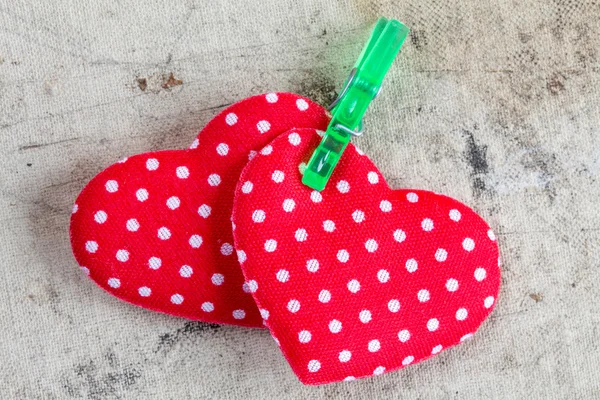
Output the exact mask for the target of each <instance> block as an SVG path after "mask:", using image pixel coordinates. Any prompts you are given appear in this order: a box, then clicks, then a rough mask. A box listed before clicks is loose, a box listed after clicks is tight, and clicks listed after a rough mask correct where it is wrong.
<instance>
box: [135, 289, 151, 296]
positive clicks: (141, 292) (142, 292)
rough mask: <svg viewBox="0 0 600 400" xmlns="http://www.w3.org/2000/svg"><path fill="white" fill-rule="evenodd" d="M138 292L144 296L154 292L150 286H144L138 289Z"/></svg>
mask: <svg viewBox="0 0 600 400" xmlns="http://www.w3.org/2000/svg"><path fill="white" fill-rule="evenodd" d="M138 293H139V294H140V296H142V297H148V296H150V295H151V294H152V290H151V289H150V288H149V287H148V286H142V287H141V288H139V289H138Z"/></svg>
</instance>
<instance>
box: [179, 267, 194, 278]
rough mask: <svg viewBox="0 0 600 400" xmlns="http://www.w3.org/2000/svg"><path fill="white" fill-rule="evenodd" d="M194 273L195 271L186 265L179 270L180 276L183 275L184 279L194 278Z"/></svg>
mask: <svg viewBox="0 0 600 400" xmlns="http://www.w3.org/2000/svg"><path fill="white" fill-rule="evenodd" d="M193 272H194V271H193V270H192V267H190V266H189V265H184V266H183V267H181V268H179V275H181V277H183V278H189V277H190V276H192V273H193Z"/></svg>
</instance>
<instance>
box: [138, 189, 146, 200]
mask: <svg viewBox="0 0 600 400" xmlns="http://www.w3.org/2000/svg"><path fill="white" fill-rule="evenodd" d="M135 197H136V198H137V199H138V200H139V201H146V200H148V191H147V190H146V189H143V188H142V189H138V190H137V192H135Z"/></svg>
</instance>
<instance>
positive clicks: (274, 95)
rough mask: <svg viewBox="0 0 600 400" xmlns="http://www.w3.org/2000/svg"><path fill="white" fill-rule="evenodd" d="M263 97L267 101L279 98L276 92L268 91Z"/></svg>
mask: <svg viewBox="0 0 600 400" xmlns="http://www.w3.org/2000/svg"><path fill="white" fill-rule="evenodd" d="M265 98H266V99H267V101H268V102H269V103H277V100H279V97H278V96H277V94H276V93H268V94H267V95H266V96H265Z"/></svg>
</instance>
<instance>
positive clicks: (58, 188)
mask: <svg viewBox="0 0 600 400" xmlns="http://www.w3.org/2000/svg"><path fill="white" fill-rule="evenodd" d="M379 15H386V16H389V17H395V18H398V19H400V20H402V21H404V22H405V23H406V24H407V25H409V26H410V27H411V28H412V30H413V31H412V34H411V37H410V40H408V41H407V43H406V45H405V47H404V49H403V50H402V53H401V56H400V57H399V58H398V60H397V61H396V63H395V65H394V67H393V68H392V70H391V72H390V74H389V76H388V78H387V79H386V83H385V88H384V91H383V92H382V94H381V96H380V97H379V98H378V99H377V101H376V102H375V103H374V104H373V106H372V109H371V110H370V112H369V114H368V117H367V118H366V121H365V123H366V127H367V133H366V134H365V136H364V137H363V138H361V139H358V140H355V143H356V144H357V145H358V146H360V147H361V148H363V150H365V151H366V152H367V153H368V154H369V155H370V156H371V157H372V159H373V160H374V161H375V162H376V164H378V166H379V167H380V168H381V171H382V173H383V174H384V175H385V176H386V177H387V179H388V181H389V182H390V184H391V185H392V186H393V187H416V188H423V189H430V190H435V191H438V192H443V193H445V194H448V195H450V196H453V197H455V198H457V199H459V200H461V201H464V202H466V203H467V204H471V205H472V206H474V208H475V209H476V210H478V211H479V212H480V213H481V214H482V215H483V216H484V217H485V218H486V219H487V220H488V221H489V222H490V224H491V225H492V226H493V227H494V229H495V230H496V232H497V235H498V238H499V243H500V246H501V252H502V255H503V263H504V264H503V285H504V286H503V288H502V293H501V297H500V300H499V303H498V307H497V309H496V311H495V312H494V314H492V316H491V318H490V320H489V321H488V322H487V323H486V324H484V326H483V328H482V330H481V331H480V332H479V334H478V335H476V336H475V338H474V339H473V340H471V341H470V342H468V343H466V344H465V345H463V346H460V347H459V348H455V349H453V350H450V351H448V352H444V353H443V354H441V355H440V356H439V357H436V358H434V359H431V360H429V361H426V362H424V363H422V364H419V365H416V366H411V367H409V368H406V369H404V370H402V371H399V372H396V373H391V374H387V375H385V376H380V377H377V378H374V379H368V380H362V381H357V382H354V383H343V384H334V385H329V386H323V387H317V388H314V387H303V386H302V385H301V384H300V383H299V382H298V381H297V379H296V378H295V377H294V376H293V374H292V372H291V370H290V368H289V367H288V366H287V364H286V363H285V361H284V359H283V357H282V356H281V355H280V353H279V351H278V349H277V346H276V345H275V344H274V343H273V341H272V339H271V338H270V336H269V335H268V333H267V332H261V331H258V330H248V329H236V328H233V327H219V326H213V325H206V324H201V323H195V322H188V321H185V320H182V319H177V318H172V317H168V316H164V315H160V314H156V313H152V312H149V311H145V310H142V309H139V308H136V307H134V306H131V305H128V304H125V303H123V302H120V301H118V300H116V299H114V298H112V297H111V296H109V295H107V294H106V293H104V292H103V291H101V290H100V289H98V288H97V287H96V286H95V285H94V284H93V283H92V282H91V281H90V280H89V279H87V278H86V277H85V276H84V275H83V274H82V273H81V272H79V271H78V268H77V265H76V264H75V261H74V259H73V257H72V256H71V253H70V246H69V240H68V221H69V216H70V211H71V205H72V202H73V200H74V199H75V197H76V195H77V193H78V192H79V191H80V190H81V189H82V188H83V186H84V185H85V183H86V182H87V181H88V180H89V179H90V178H92V177H93V176H94V175H95V174H96V173H97V172H99V171H100V170H102V169H103V168H104V167H105V166H107V165H109V164H111V163H112V162H114V161H116V160H118V159H120V158H122V157H124V156H127V155H130V154H135V153H139V152H145V151H151V150H158V149H163V148H183V147H187V146H188V145H189V144H190V142H191V141H192V140H193V138H194V137H195V134H196V132H197V131H198V130H199V129H200V128H201V127H202V126H203V125H204V124H205V123H206V122H207V121H209V120H210V118H212V116H214V115H215V114H216V113H217V112H218V111H219V110H221V109H222V108H223V107H224V106H225V105H227V104H230V103H232V102H234V101H236V100H239V99H241V98H243V97H247V96H249V95H252V94H257V93H261V92H266V91H273V90H281V91H294V92H298V93H300V94H303V95H307V96H309V97H311V98H313V99H315V100H316V101H319V102H322V103H327V102H328V101H330V100H331V99H332V97H334V96H335V91H336V89H338V88H339V86H340V85H341V83H342V82H343V80H344V79H345V77H346V75H347V72H348V70H349V67H350V66H351V65H352V63H353V62H354V60H355V59H356V58H357V56H358V53H359V51H360V49H361V47H362V45H363V43H364V41H365V40H366V38H367V36H368V34H369V30H370V26H371V24H372V23H373V22H374V21H375V19H376V18H377V16H379ZM599 17H600V3H598V2H597V1H595V0H578V1H576V0H553V1H544V0H524V1H519V2H516V1H508V0H500V1H490V0H483V1H481V0H464V1H456V2H440V1H434V0H423V1H419V2H412V3H411V2H398V1H392V0H380V1H335V2H332V1H324V0H320V1H310V0H308V1H303V2H297V1H292V0H287V1H275V0H269V1H258V0H248V1H239V2H238V1H217V2H211V3H207V2H202V1H198V0H188V1H169V2H163V1H158V0H149V1H141V0H121V1H116V0H114V1H109V0H101V1H94V2H78V1H73V0H54V1H52V2H41V1H38V2H34V1H31V0H15V1H13V0H0V155H1V157H0V241H1V243H2V244H1V245H0V265H1V267H2V279H0V324H1V326H2V330H1V333H0V354H1V356H0V360H1V362H0V392H1V393H3V397H5V398H18V399H38V398H39V399H64V398H89V399H125V398H132V399H133V398H164V399H185V398H206V399H212V398H224V399H234V398H281V399H282V398H286V399H287V398H289V399H298V398H306V399H326V398H370V399H375V398H378V399H398V398H407V399H408V398H423V399H463V398H469V399H472V398H481V399H495V398H499V399H500V398H506V399H513V398H532V399H547V398H557V399H593V398H598V397H600V384H599V383H598V382H600V376H599V375H598V370H597V368H596V367H597V362H598V360H599V359H600V348H599V346H600V332H599V330H598V326H599V324H600V311H599V310H600V309H599V307H598V299H599V298H600V289H599V288H600V275H599V274H598V268H599V267H600V212H599V211H598V205H599V204H600V203H599V202H598V198H600V183H599V175H600V138H599V137H600V128H599V126H600V106H599V102H598V100H599V98H600V96H599V95H600V89H599V84H600V39H599V38H600V22H599V21H600V18H599Z"/></svg>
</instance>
